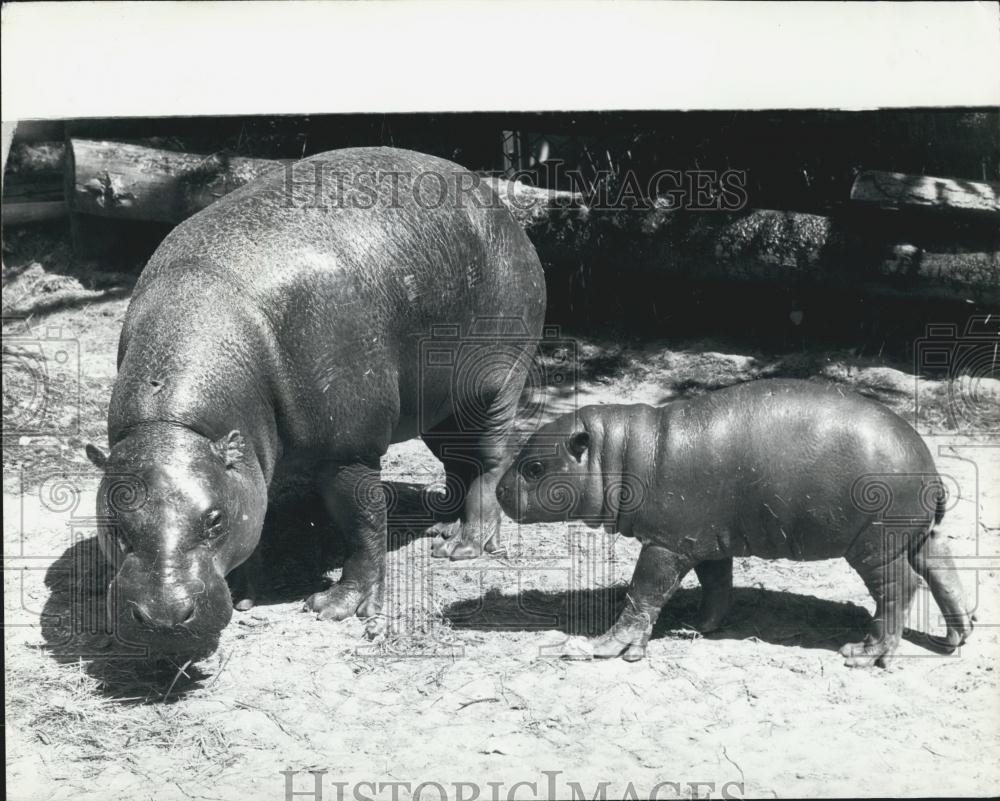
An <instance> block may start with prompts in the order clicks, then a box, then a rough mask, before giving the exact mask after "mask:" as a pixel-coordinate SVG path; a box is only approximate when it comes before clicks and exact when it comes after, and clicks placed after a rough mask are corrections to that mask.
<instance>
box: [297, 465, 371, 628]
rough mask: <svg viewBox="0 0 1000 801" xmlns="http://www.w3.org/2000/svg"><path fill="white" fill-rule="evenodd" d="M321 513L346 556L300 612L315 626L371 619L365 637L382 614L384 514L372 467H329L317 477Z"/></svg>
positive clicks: (307, 600)
mask: <svg viewBox="0 0 1000 801" xmlns="http://www.w3.org/2000/svg"><path fill="white" fill-rule="evenodd" d="M320 480H321V487H320V489H321V492H322V495H323V500H324V502H325V503H326V507H327V510H328V511H329V513H330V516H331V518H332V519H333V521H334V524H335V525H336V526H337V528H338V529H339V530H340V531H341V532H343V534H344V536H345V538H346V539H347V547H348V551H349V553H348V556H347V560H346V561H345V562H344V570H343V573H342V574H341V577H340V581H338V582H337V583H336V584H334V585H333V586H332V587H331V588H330V589H328V590H324V591H323V592H317V593H313V594H312V595H310V596H309V598H307V599H306V602H305V608H306V609H307V610H311V611H313V612H316V613H317V616H318V617H319V619H320V620H343V619H345V618H348V617H350V616H351V615H355V614H356V615H357V616H358V617H362V618H371V619H372V621H373V622H372V623H371V624H370V628H369V633H373V632H374V631H375V628H376V626H377V624H375V623H374V620H375V619H376V618H377V616H379V615H380V614H381V612H382V604H383V597H384V593H385V554H386V508H385V493H384V491H383V490H382V484H381V481H380V477H379V469H378V467H377V463H376V465H375V466H373V465H366V464H351V465H335V466H330V467H327V468H324V469H323V470H322V471H321V477H320Z"/></svg>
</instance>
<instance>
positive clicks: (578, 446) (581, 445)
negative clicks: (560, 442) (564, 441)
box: [569, 431, 590, 461]
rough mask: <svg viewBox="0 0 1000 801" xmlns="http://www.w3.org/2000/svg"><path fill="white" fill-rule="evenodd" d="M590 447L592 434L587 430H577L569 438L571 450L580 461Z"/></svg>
mask: <svg viewBox="0 0 1000 801" xmlns="http://www.w3.org/2000/svg"><path fill="white" fill-rule="evenodd" d="M589 447H590V434H588V433H587V432H586V431H577V432H576V433H575V434H573V436H571V437H570V438H569V452H570V453H572V454H573V456H575V457H576V460H577V461H580V457H581V456H583V454H584V453H585V452H586V450H587V448H589Z"/></svg>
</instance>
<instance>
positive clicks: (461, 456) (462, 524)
mask: <svg viewBox="0 0 1000 801" xmlns="http://www.w3.org/2000/svg"><path fill="white" fill-rule="evenodd" d="M516 384H517V382H516V381H513V382H512V383H511V385H509V386H508V387H506V388H504V390H503V391H501V392H499V393H498V394H497V396H496V397H494V398H493V399H492V400H491V401H490V402H489V404H488V406H487V408H486V409H484V410H483V413H482V414H481V415H476V417H478V418H479V421H478V422H477V424H476V425H475V426H474V427H469V426H468V425H465V426H463V425H462V423H461V422H460V421H459V420H458V419H457V418H456V416H454V415H453V416H452V417H450V418H448V419H447V420H445V421H444V422H443V423H441V424H439V425H438V426H436V427H435V428H434V430H433V431H430V432H428V433H427V434H425V435H424V441H425V443H426V444H427V446H428V448H430V450H431V452H432V453H433V454H434V455H435V456H436V457H437V458H438V459H439V460H440V461H441V462H442V463H443V464H444V469H445V474H446V476H447V484H448V489H447V493H446V497H445V498H444V500H443V506H445V507H446V510H445V514H446V515H448V514H450V515H454V517H455V519H453V520H450V521H447V522H439V523H436V524H435V525H434V526H432V527H431V529H430V531H429V532H428V533H429V534H431V535H432V536H433V537H434V541H433V545H432V546H431V554H432V555H433V556H435V557H438V558H448V559H451V560H452V561H457V560H460V559H475V558H476V557H478V556H480V555H481V554H482V553H483V551H484V550H485V551H486V552H487V553H494V552H497V551H500V550H502V545H501V543H500V504H499V502H498V501H497V497H496V489H497V484H498V483H499V481H500V477H501V476H502V475H503V474H504V471H505V470H506V469H507V466H508V465H509V463H510V455H509V454H508V452H507V435H508V432H509V429H510V423H511V421H512V420H513V418H514V414H515V412H516V410H517V399H518V396H519V393H520V390H521V387H520V386H519V385H517V386H515V385H516ZM515 389H516V392H515V391H514V390H515ZM453 487H454V490H453V489H452V488H453Z"/></svg>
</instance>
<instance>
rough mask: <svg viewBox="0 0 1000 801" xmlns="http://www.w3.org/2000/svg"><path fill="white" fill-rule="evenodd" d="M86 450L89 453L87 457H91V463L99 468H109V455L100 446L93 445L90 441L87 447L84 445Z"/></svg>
mask: <svg viewBox="0 0 1000 801" xmlns="http://www.w3.org/2000/svg"><path fill="white" fill-rule="evenodd" d="M83 450H84V452H85V453H86V454H87V458H88V459H90V461H91V463H92V464H93V465H94V467H96V468H97V469H98V470H107V469H108V456H107V454H106V453H104V451H102V450H101V449H100V448H98V447H97V446H96V445H91V444H90V443H89V442H88V443H87V445H86V447H84V449H83Z"/></svg>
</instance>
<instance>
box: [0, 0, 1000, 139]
mask: <svg viewBox="0 0 1000 801" xmlns="http://www.w3.org/2000/svg"><path fill="white" fill-rule="evenodd" d="M2 22H3V24H2V30H0V36H2V50H0V54H2V70H3V76H2V77H3V89H4V91H3V97H2V118H3V119H4V120H18V119H31V118H36V119H39V118H41V119H54V118H66V117H106V116H161V115H181V114H183V115H221V114H252V113H262V112H267V113H288V114H301V113H320V112H393V111H487V110H579V111H584V110H601V109H622V110H625V109H718V108H741V109H743V108H746V109H761V108H788V109H793V108H845V109H867V108H881V107H915V106H994V105H1000V69H998V65H1000V7H998V5H997V4H996V3H993V2H963V3H934V2H916V3H898V4H897V3H885V2H875V3H841V2H742V3H741V2H634V1H630V2H608V0H589V1H588V2H570V1H569V0H563V1H561V2H560V1H558V0H555V1H551V0H550V1H549V2H534V1H533V0H481V1H480V2H461V1H460V0H434V1H433V2H422V1H421V2H417V1H416V0H409V1H407V0H397V1H396V2H391V1H390V2H384V1H382V0H379V1H377V2H306V1H301V0H299V1H296V2H252V3H240V2H200V3H194V2H157V3H137V2H89V3H88V2H73V3H47V2H46V3H12V4H7V5H4V7H3V20H2Z"/></svg>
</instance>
